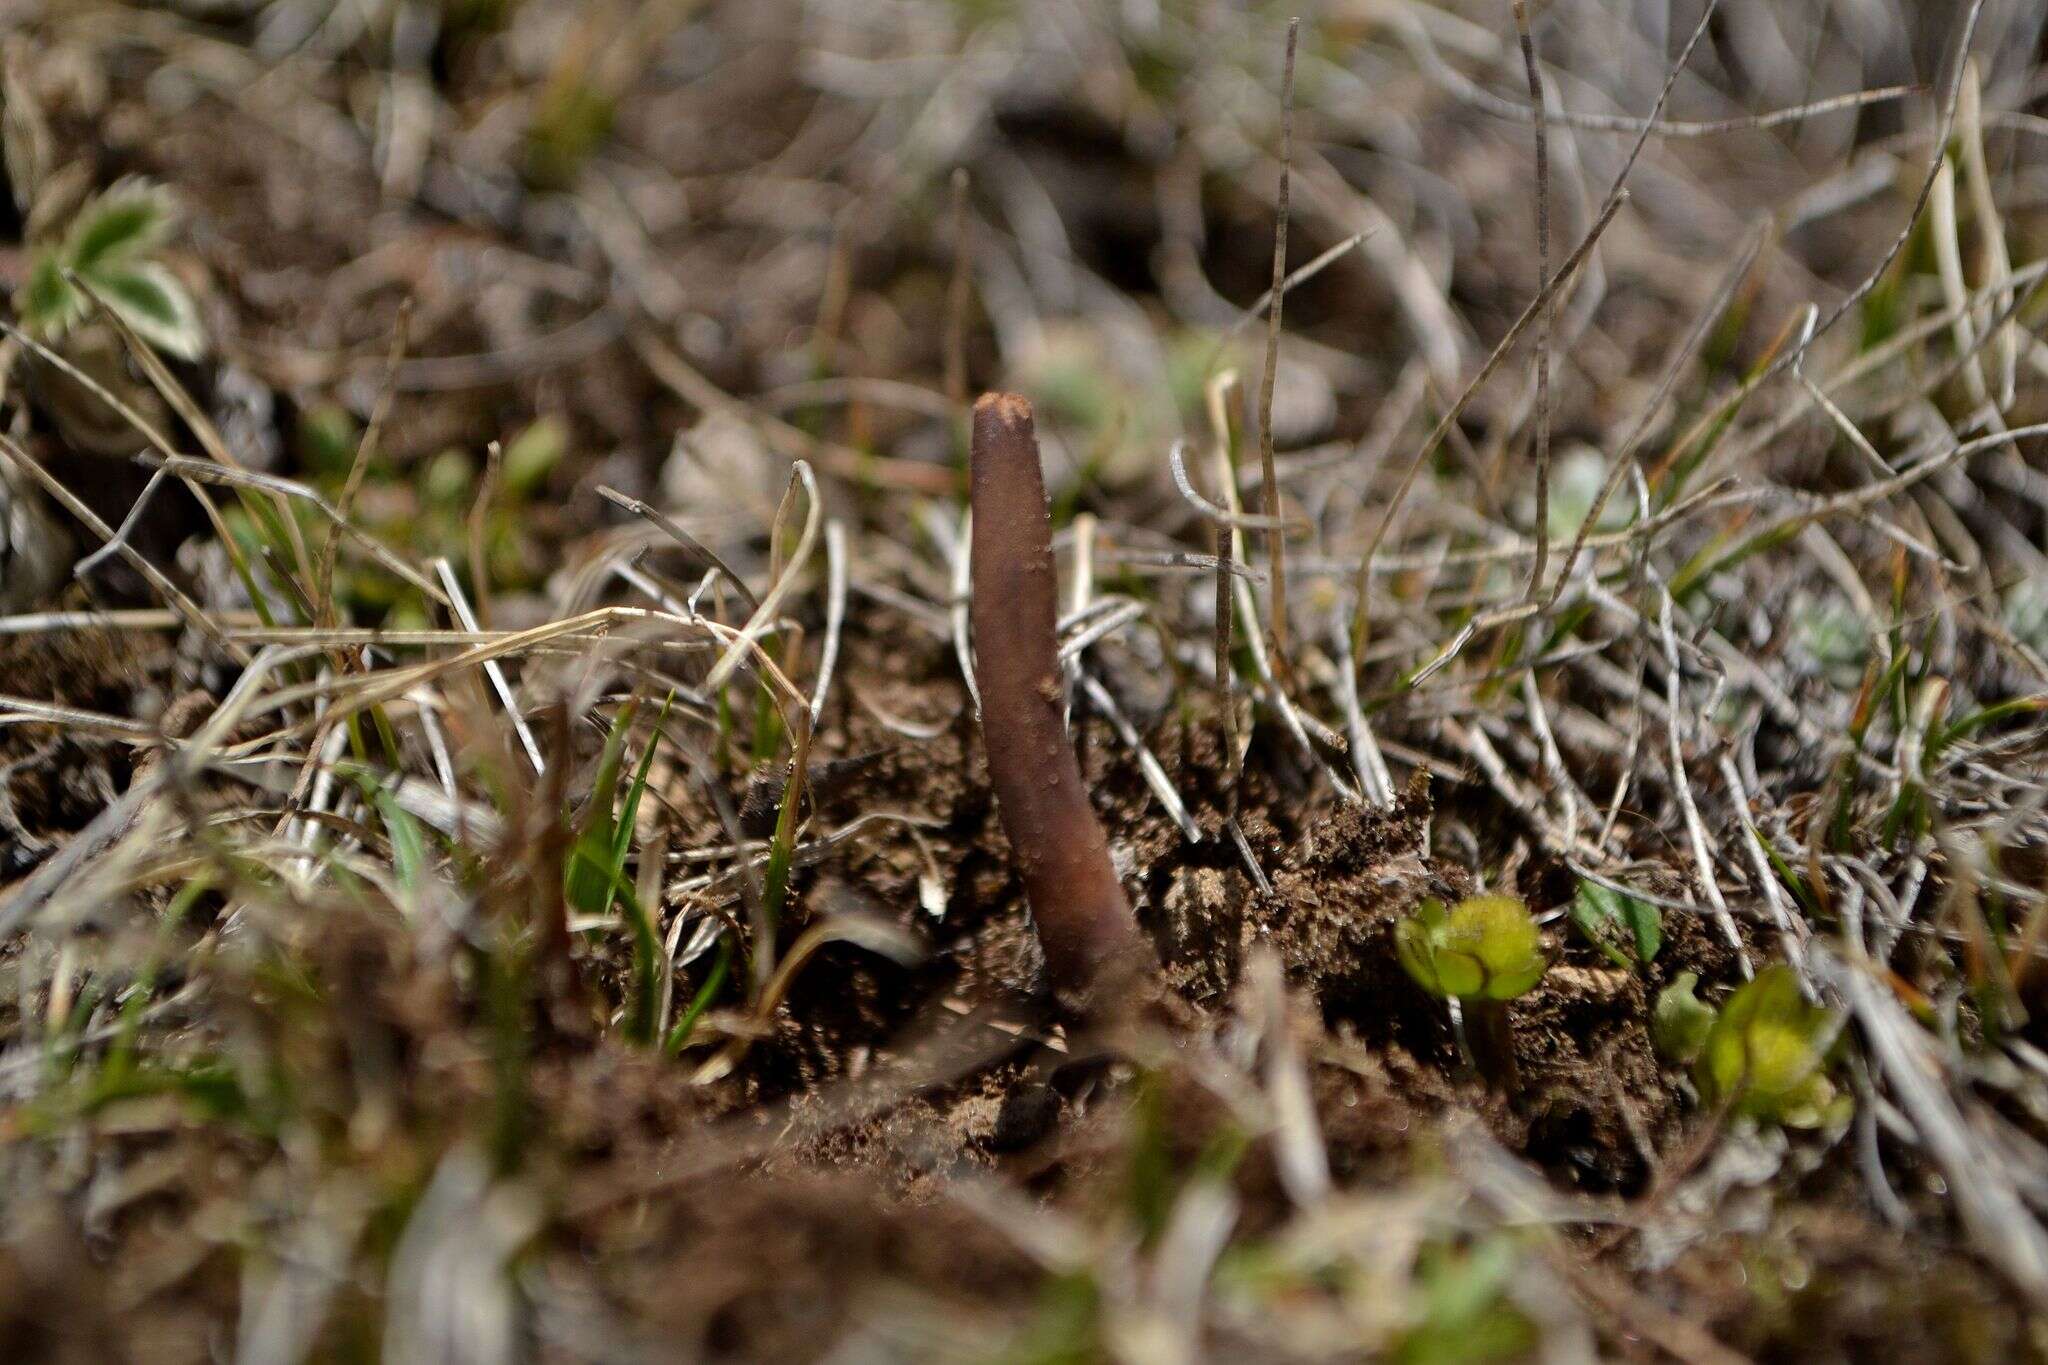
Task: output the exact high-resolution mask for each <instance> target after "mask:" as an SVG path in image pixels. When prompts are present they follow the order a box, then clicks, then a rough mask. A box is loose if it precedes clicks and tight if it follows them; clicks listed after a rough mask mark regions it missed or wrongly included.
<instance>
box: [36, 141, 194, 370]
mask: <svg viewBox="0 0 2048 1365" xmlns="http://www.w3.org/2000/svg"><path fill="white" fill-rule="evenodd" d="M176 226H177V208H176V205H175V204H174V203H173V202H172V199H171V196H170V194H169V192H168V191H166V190H165V189H164V188H163V187H162V186H160V185H157V184H154V183H153V182H151V181H148V180H144V179H142V178H140V177H130V178H129V179H126V180H122V181H119V182H117V183H116V184H114V185H113V186H112V187H111V188H109V189H108V190H107V191H106V192H105V193H104V194H101V195H99V196H98V197H96V198H94V199H91V200H88V201H87V202H86V203H85V204H84V205H83V206H82V207H81V208H80V209H79V210H78V212H77V213H75V214H74V215H72V218H71V221H70V225H69V226H68V227H67V228H66V229H65V231H64V232H63V234H62V235H61V236H58V237H54V238H52V239H48V240H44V241H41V242H38V243H36V244H35V245H34V246H33V247H32V249H31V254H30V261H29V273H28V280H27V282H26V283H24V284H23V285H22V287H21V288H20V290H19V291H17V292H16V294H15V298H14V306H15V311H16V312H18V313H19V314H20V315H21V318H22V320H23V321H24V322H25V323H26V324H27V325H28V327H29V329H30V330H31V331H34V332H36V333H38V334H39V335H41V336H43V337H44V338H45V339H48V340H56V339H57V338H60V337H62V336H63V335H64V333H65V332H67V331H69V330H70V329H71V328H72V327H74V326H76V325H77V324H78V323H79V322H80V321H81V320H83V319H84V317H85V316H86V314H87V312H88V311H89V309H90V307H91V302H92V299H91V296H92V295H97V296H98V297H99V298H100V299H101V300H103V301H104V302H105V303H106V305H107V306H108V307H109V308H112V309H113V310H114V311H115V312H117V313H119V314H120V316H121V320H122V321H123V322H126V323H127V324H128V325H129V326H130V327H132V328H133V329H134V330H135V332H136V333H137V334H138V335H140V336H141V337H142V338H143V339H144V340H145V341H147V342H148V343H149V344H150V345H152V346H154V347H156V348H157V349H158V350H160V351H162V352H164V353H165V354H167V355H172V356H175V357H177V358H178V359H180V360H196V359H197V358H198V357H199V356H200V355H201V354H202V353H203V352H204V351H205V349H206V335H205V332H204V331H203V330H202V329H201V327H200V324H199V310H198V309H197V308H196V307H195V306H194V305H193V302H192V296H191V295H190V294H188V293H186V292H185V286H184V285H183V284H181V283H180V282H179V281H178V277H177V276H175V275H173V274H172V273H171V272H170V270H169V269H168V268H167V267H166V266H165V265H164V264H163V262H162V261H160V260H158V259H157V252H158V251H159V250H160V249H161V248H162V247H163V245H164V243H165V242H166V241H168V240H169V239H170V235H171V232H172V230H173V229H174V228H175V227H176Z"/></svg>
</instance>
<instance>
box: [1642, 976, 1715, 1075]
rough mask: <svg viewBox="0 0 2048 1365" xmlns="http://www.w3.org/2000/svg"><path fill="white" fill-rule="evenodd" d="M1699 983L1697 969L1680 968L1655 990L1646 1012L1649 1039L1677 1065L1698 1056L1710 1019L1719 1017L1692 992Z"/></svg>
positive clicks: (1709, 1029) (1710, 1028) (1704, 1046)
mask: <svg viewBox="0 0 2048 1365" xmlns="http://www.w3.org/2000/svg"><path fill="white" fill-rule="evenodd" d="M1699 984H1700V974H1699V973H1698V972H1680V973H1679V974H1678V976H1677V978H1676V979H1675V980H1673V981H1672V983H1671V984H1670V985H1668V986H1666V987H1665V988H1664V989H1663V990H1661V991H1659V992H1657V1004H1656V1007H1655V1009H1653V1010H1652V1011H1651V1014H1650V1041H1651V1042H1653V1043H1655V1044H1656V1046H1657V1051H1658V1052H1660V1053H1661V1054H1663V1055H1664V1056H1665V1057H1667V1058H1669V1059H1670V1060H1672V1061H1674V1062H1677V1063H1678V1064H1679V1065H1681V1066H1690V1065H1692V1063H1694V1062H1696V1061H1698V1060H1699V1059H1700V1054H1701V1053H1702V1052H1705V1051H1706V1050H1707V1035H1708V1034H1710V1033H1712V1032H1713V1030H1714V1020H1716V1019H1717V1018H1719V1017H1720V1014H1719V1012H1718V1011H1717V1010H1715V1008H1714V1007H1713V1006H1712V1005H1709V1004H1708V1003H1707V1002H1706V1001H1704V1000H1702V999H1700V998H1699V997H1698V996H1697V995H1694V994H1693V990H1694V988H1695V987H1697V986H1698V985H1699Z"/></svg>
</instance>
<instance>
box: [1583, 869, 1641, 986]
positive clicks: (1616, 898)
mask: <svg viewBox="0 0 2048 1365" xmlns="http://www.w3.org/2000/svg"><path fill="white" fill-rule="evenodd" d="M1570 913H1571V921H1572V924H1573V925H1574V926H1575V927H1576V928H1577V929H1578V931H1579V932H1580V933H1582V934H1584V935H1585V936H1586V939H1587V941H1588V942H1590V943H1591V944H1592V945H1593V946H1594V947H1595V948H1598V949H1599V950H1600V951H1601V952H1602V953H1604V954H1605V955H1606V957H1607V960H1608V961H1609V962H1612V963H1613V964H1614V965H1615V966H1617V967H1623V968H1627V967H1633V966H1635V965H1636V964H1637V963H1648V962H1649V961H1651V960H1652V959H1653V958H1655V957H1656V956H1657V952H1658V950H1659V949H1661V948H1662V947H1663V946H1664V919H1663V916H1661V915H1659V914H1658V913H1657V907H1656V906H1654V905H1652V904H1650V903H1649V902H1648V901H1646V900H1643V899H1641V898H1640V897H1636V896H1631V895H1627V894H1625V893H1623V892H1620V891H1616V890H1613V889H1612V888H1610V887H1605V886H1602V885H1600V884H1599V883H1598V882H1592V881H1582V882H1580V883H1579V893H1578V895H1576V896H1574V897H1573V898H1572V904H1571V912H1570ZM1631 954H1632V955H1633V956H1631Z"/></svg>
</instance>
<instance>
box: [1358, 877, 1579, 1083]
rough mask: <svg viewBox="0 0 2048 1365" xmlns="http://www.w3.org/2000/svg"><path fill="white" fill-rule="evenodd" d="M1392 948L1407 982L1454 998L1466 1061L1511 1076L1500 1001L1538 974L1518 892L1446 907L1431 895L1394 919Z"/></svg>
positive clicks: (1540, 963)
mask: <svg viewBox="0 0 2048 1365" xmlns="http://www.w3.org/2000/svg"><path fill="white" fill-rule="evenodd" d="M1394 950H1395V953H1396V954H1397V955H1398V956H1399V957H1400V959H1401V966H1402V968H1403V969H1405V970H1406V971H1407V973H1408V975H1409V976H1411V977H1413V978H1414V980H1415V984H1416V985H1418V986H1420V987H1422V989H1424V990H1425V991H1428V992H1429V993H1430V994H1431V995H1434V996H1437V997H1439V998H1441V999H1455V1000H1457V1001H1458V1002H1459V1004H1460V1005H1461V1007H1462V1009H1463V1012H1464V1018H1465V1028H1466V1034H1467V1038H1468V1041H1469V1043H1470V1046H1471V1050H1472V1057H1473V1061H1474V1063H1475V1064H1476V1065H1477V1066H1478V1068H1479V1070H1480V1071H1481V1072H1482V1073H1483V1074H1484V1075H1485V1076H1486V1077H1487V1079H1488V1080H1489V1081H1492V1082H1493V1083H1494V1084H1496V1085H1499V1086H1501V1087H1503V1088H1507V1089H1512V1088H1513V1087H1514V1085H1515V1083H1516V1080H1517V1073H1516V1069H1515V1051H1514V1039H1513V1037H1512V1035H1511V1034H1510V1032H1509V1028H1508V1017H1507V1004H1508V1002H1509V1001H1510V1000H1513V999H1515V998H1517V997H1518V996H1523V995H1527V994H1528V993H1529V992H1530V991H1531V990H1533V989H1535V986H1536V983H1537V982H1538V981H1541V980H1542V979H1543V973H1544V972H1546V971H1548V970H1549V968H1550V959H1549V957H1548V956H1547V955H1546V954H1545V952H1544V950H1543V932H1542V930H1541V929H1540V928H1538V927H1537V924H1536V917H1535V916H1534V915H1531V914H1530V913H1529V907H1528V906H1527V905H1525V904H1523V903H1522V900H1521V898H1520V897H1519V896H1502V895H1493V896H1470V897H1467V898H1466V899H1465V900H1462V901H1459V902H1458V903H1457V904H1456V905H1455V906H1451V907H1449V908H1446V907H1445V905H1444V903H1443V902H1442V901H1440V900H1437V899H1436V898H1435V897H1431V898H1430V899H1428V900H1426V901H1424V902H1423V903H1422V904H1421V905H1420V906H1418V907H1417V908H1416V911H1415V914H1414V916H1413V917H1411V918H1409V919H1405V920H1402V921H1401V922H1400V923H1399V924H1397V925H1396V926H1394Z"/></svg>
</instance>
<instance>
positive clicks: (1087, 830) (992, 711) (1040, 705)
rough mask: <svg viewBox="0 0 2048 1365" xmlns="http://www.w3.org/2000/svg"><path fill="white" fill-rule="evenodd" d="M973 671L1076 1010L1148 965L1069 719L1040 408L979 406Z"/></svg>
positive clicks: (1047, 939) (1001, 781)
mask: <svg viewBox="0 0 2048 1365" xmlns="http://www.w3.org/2000/svg"><path fill="white" fill-rule="evenodd" d="M973 456H974V459H973V503H974V548H973V591H972V595H971V601H970V604H969V606H970V611H971V613H972V616H973V622H974V656H975V658H974V676H975V683H976V685H977V686H978V687H979V688H980V690H981V733H982V739H983V741H984V743H985V744H986V746H987V748H988V770H989V780H990V782H991V783H992V784H993V786H994V787H995V794H996V808H997V811H998V813H999V814H1000V815H1001V817H1002V822H1003V832H1004V833H1005V834H1006V835H1008V836H1009V840H1010V849H1011V856H1012V857H1013V858H1014V859H1015V861H1016V866H1017V872H1018V875H1019V876H1020V877H1021V878H1022V879H1023V882H1024V893H1025V896H1026V898H1027V899H1028V900H1029V901H1030V903H1031V917H1032V919H1033V921H1034V922H1035V923H1036V924H1037V926H1038V939H1039V943H1040V944H1041V945H1042V946H1043V947H1044V949H1045V966H1046V973H1047V975H1048V977H1049V978H1050V979H1051V982H1052V986H1053V990H1054V992H1055V993H1056V994H1057V995H1059V996H1060V997H1061V998H1062V999H1063V1000H1064V1001H1066V1002H1067V1003H1069V1004H1072V1005H1075V1006H1077V1007H1080V1008H1087V1007H1088V1006H1089V1005H1092V1004H1100V1003H1101V1002H1102V1001H1103V999H1104V997H1105V995H1106V994H1107V989H1106V988H1108V987H1110V986H1112V985H1115V984H1121V983H1127V982H1129V981H1131V980H1133V979H1134V978H1135V977H1136V976H1137V975H1138V974H1139V973H1140V972H1142V971H1143V970H1144V969H1145V968H1146V967H1147V966H1149V965H1150V962H1151V953H1150V950H1149V949H1148V947H1147V946H1146V943H1145V940H1144V937H1143V936H1142V935H1141V934H1140V933H1139V930H1138V923H1137V920H1136V918H1135V917H1134V916H1133V915H1132V914H1131V905H1130V901H1129V900H1128V899H1126V898H1125V896H1124V889H1123V885H1122V884H1121V883H1120V882H1118V881H1117V877H1116V870H1115V869H1114V868H1113V867H1111V865H1110V861H1109V841H1108V840H1107V838H1105V837H1104V835H1103V832H1102V825H1101V822H1100V821H1098V820H1097V819H1096V818H1095V812H1094V810H1093V809H1092V808H1091V807H1090V806H1089V804H1088V792H1087V789H1086V788H1085V787H1083V786H1082V785H1081V770H1080V766H1079V765H1078V764H1077V763H1075V761H1074V750H1073V746H1072V745H1071V744H1070V743H1069V742H1068V739H1067V731H1066V725H1065V724H1064V722H1063V721H1062V719H1061V715H1060V681H1059V679H1060V673H1059V666H1058V659H1057V656H1058V639H1057V634H1056V631H1057V611H1056V601H1057V593H1056V585H1055V582H1054V578H1053V565H1052V520H1051V517H1050V516H1049V514H1048V513H1047V511H1046V504H1045V479H1044V476H1043V475H1042V474H1041V473H1040V471H1039V465H1038V437H1037V435H1036V433H1035V431H1034V429H1033V426H1032V421H1031V404H1030V403H1029V402H1027V401H1026V400H1025V399H1023V398H1021V397H1019V396H1018V395H1016V394H1013V393H990V394H983V395H982V397H981V399H980V401H978V402H977V403H975V405H974V446H973Z"/></svg>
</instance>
